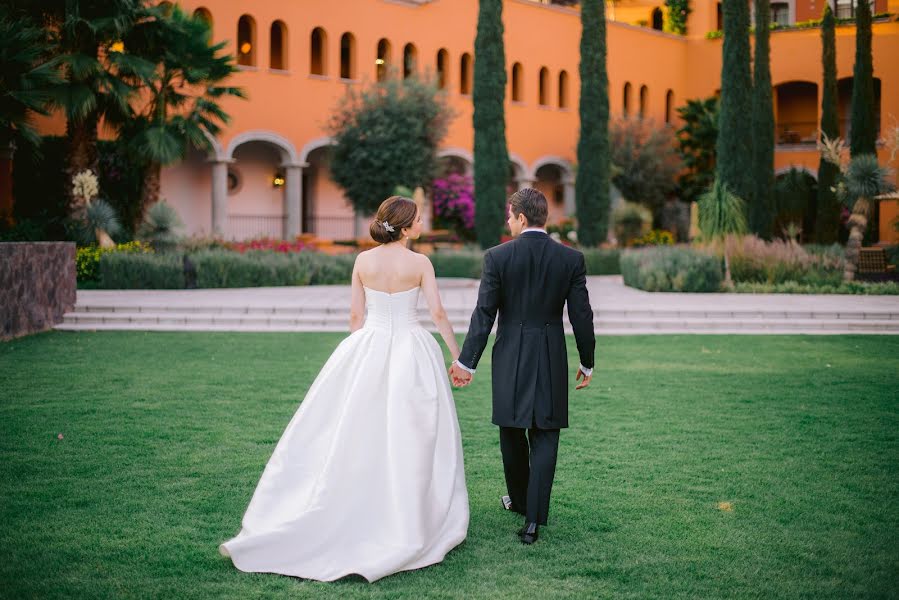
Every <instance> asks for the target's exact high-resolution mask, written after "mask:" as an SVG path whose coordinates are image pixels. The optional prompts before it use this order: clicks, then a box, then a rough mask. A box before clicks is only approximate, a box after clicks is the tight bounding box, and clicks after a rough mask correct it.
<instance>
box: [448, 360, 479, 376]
mask: <svg viewBox="0 0 899 600" xmlns="http://www.w3.org/2000/svg"><path fill="white" fill-rule="evenodd" d="M453 364H454V365H456V366H457V367H459V368H460V369H462V370H463V371H468V372H469V373H471V374H472V375H474V372H475V370H474V369H470V368H468V367H466V366H465V365H463V364H462V363H460V362H459V359H458V358H457V359H456V360H454V361H453Z"/></svg>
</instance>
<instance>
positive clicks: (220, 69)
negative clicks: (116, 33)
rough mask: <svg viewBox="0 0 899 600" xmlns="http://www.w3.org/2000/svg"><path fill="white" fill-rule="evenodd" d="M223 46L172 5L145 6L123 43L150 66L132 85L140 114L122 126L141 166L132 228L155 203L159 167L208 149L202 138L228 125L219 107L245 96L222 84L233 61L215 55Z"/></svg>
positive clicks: (206, 140)
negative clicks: (141, 179)
mask: <svg viewBox="0 0 899 600" xmlns="http://www.w3.org/2000/svg"><path fill="white" fill-rule="evenodd" d="M225 44H226V43H225V42H220V43H218V44H213V43H211V34H210V31H209V25H208V23H207V22H206V20H205V19H203V18H201V17H196V16H190V15H188V14H186V13H184V11H182V10H181V8H180V7H178V6H174V7H171V8H169V7H162V8H160V7H151V8H150V9H149V12H148V15H147V18H145V19H142V20H141V21H140V22H139V23H137V24H135V25H134V27H132V28H131V30H130V31H129V32H128V34H127V35H126V36H125V38H124V48H123V50H124V51H127V52H130V53H134V54H137V55H138V56H141V57H142V58H143V59H145V60H147V61H149V62H150V63H152V64H154V65H155V68H154V70H153V71H152V73H151V74H149V75H148V76H143V77H141V78H140V79H139V80H137V81H135V82H134V85H135V87H136V88H138V89H140V91H141V103H140V109H139V110H137V111H135V113H134V115H133V116H132V117H131V119H130V121H129V123H128V125H127V126H126V127H125V133H126V137H127V138H128V146H129V149H130V150H131V151H132V154H133V155H134V156H136V157H137V159H138V161H139V162H140V163H141V164H143V165H144V186H143V188H142V194H141V210H140V211H138V212H139V214H138V215H137V217H138V223H139V222H140V221H141V220H142V217H143V214H144V212H145V211H146V210H147V209H148V208H149V207H150V206H151V205H153V204H155V203H156V202H157V201H158V200H159V186H160V179H161V173H162V167H163V166H165V165H170V164H173V163H175V162H178V161H180V160H181V159H182V158H184V156H185V154H186V152H187V150H188V148H189V147H194V148H201V149H206V150H208V149H209V147H210V141H209V137H208V136H212V137H215V136H216V135H217V134H218V133H219V131H220V130H221V125H223V124H227V123H228V121H229V116H228V114H227V113H226V112H225V111H224V109H223V108H222V106H221V105H220V102H222V100H224V99H225V98H228V97H236V98H245V97H246V95H245V93H244V91H243V90H242V89H241V88H237V87H231V86H227V85H224V83H225V80H227V79H228V77H229V76H230V75H231V74H232V73H233V72H234V71H235V66H234V57H233V56H231V55H228V54H222V53H221V51H222V49H223V48H224V47H225ZM112 54H118V52H117V51H113V52H112Z"/></svg>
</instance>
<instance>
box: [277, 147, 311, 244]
mask: <svg viewBox="0 0 899 600" xmlns="http://www.w3.org/2000/svg"><path fill="white" fill-rule="evenodd" d="M281 166H282V167H283V168H284V171H285V176H284V179H285V180H286V181H285V184H284V234H283V237H284V239H285V240H292V239H294V238H295V237H296V236H298V235H300V234H301V233H302V231H301V226H300V225H301V223H302V215H303V167H308V166H309V164H308V163H299V164H294V163H285V164H283V165H281Z"/></svg>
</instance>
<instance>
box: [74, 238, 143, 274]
mask: <svg viewBox="0 0 899 600" xmlns="http://www.w3.org/2000/svg"><path fill="white" fill-rule="evenodd" d="M152 251H153V250H152V248H150V247H149V246H147V245H146V244H142V243H141V242H137V241H135V242H128V243H126V244H118V245H116V247H115V248H101V247H100V246H97V245H96V244H91V245H90V246H83V247H81V248H78V249H77V250H76V251H75V267H76V272H77V277H78V282H79V283H83V282H87V281H98V280H99V279H100V271H99V265H100V258H101V257H102V256H103V255H104V254H110V253H113V252H125V253H136V252H137V253H140V252H142V253H147V252H152Z"/></svg>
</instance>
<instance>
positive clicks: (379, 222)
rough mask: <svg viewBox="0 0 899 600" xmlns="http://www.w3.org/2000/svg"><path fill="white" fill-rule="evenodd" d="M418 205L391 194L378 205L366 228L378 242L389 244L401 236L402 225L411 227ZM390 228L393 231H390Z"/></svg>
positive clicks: (410, 200) (408, 199)
mask: <svg viewBox="0 0 899 600" xmlns="http://www.w3.org/2000/svg"><path fill="white" fill-rule="evenodd" d="M417 213H418V206H417V205H416V204H415V201H414V200H412V199H410V198H406V197H404V196H391V197H390V198H388V199H387V200H384V202H382V203H381V206H379V207H378V214H377V215H375V218H374V219H373V220H372V222H371V225H370V226H369V228H368V230H369V233H371V237H372V239H373V240H374V241H376V242H378V243H379V244H389V243H390V242H395V241H397V240H398V239H400V238H401V237H403V227H412V224H413V223H414V222H415V215H416V214H417ZM391 229H392V230H393V231H391Z"/></svg>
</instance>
